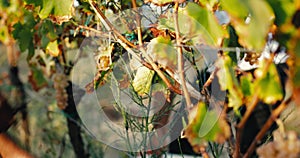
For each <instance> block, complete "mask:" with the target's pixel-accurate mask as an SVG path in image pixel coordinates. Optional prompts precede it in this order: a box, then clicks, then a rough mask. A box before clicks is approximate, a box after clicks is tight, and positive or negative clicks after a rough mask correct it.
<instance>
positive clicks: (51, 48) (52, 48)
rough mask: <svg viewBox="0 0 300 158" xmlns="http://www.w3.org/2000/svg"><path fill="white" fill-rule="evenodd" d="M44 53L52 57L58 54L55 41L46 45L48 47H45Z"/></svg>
mask: <svg viewBox="0 0 300 158" xmlns="http://www.w3.org/2000/svg"><path fill="white" fill-rule="evenodd" d="M46 52H47V53H49V54H50V55H51V56H53V57H57V56H58V55H59V54H60V50H59V48H58V44H57V40H55V41H53V42H49V43H48V45H47V47H46Z"/></svg>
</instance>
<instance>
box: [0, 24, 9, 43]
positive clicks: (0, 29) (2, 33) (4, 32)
mask: <svg viewBox="0 0 300 158" xmlns="http://www.w3.org/2000/svg"><path fill="white" fill-rule="evenodd" d="M8 37H9V33H8V28H7V26H5V25H3V26H2V25H1V26H0V41H1V42H3V43H4V44H6V43H8V42H9V38H8Z"/></svg>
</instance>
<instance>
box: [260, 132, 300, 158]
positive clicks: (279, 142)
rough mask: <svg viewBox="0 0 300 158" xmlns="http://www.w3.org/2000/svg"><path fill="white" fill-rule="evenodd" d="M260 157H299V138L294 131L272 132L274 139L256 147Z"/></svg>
mask: <svg viewBox="0 0 300 158" xmlns="http://www.w3.org/2000/svg"><path fill="white" fill-rule="evenodd" d="M257 154H258V155H259V157H260V158H269V157H273V158H299V157H300V139H299V138H298V137H297V133H296V132H294V131H289V132H286V133H285V134H282V133H280V132H279V131H275V132H274V141H272V142H269V143H267V144H264V145H262V146H261V147H259V148H258V149H257Z"/></svg>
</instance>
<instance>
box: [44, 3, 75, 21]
mask: <svg viewBox="0 0 300 158" xmlns="http://www.w3.org/2000/svg"><path fill="white" fill-rule="evenodd" d="M72 4H73V0H64V1H63V2H62V1H55V0H43V5H42V9H41V11H40V13H39V16H40V18H41V19H45V18H47V17H49V15H50V14H52V15H53V16H54V17H56V18H57V19H60V18H64V17H66V18H67V19H63V20H68V19H69V18H71V15H72V7H73V5H72Z"/></svg>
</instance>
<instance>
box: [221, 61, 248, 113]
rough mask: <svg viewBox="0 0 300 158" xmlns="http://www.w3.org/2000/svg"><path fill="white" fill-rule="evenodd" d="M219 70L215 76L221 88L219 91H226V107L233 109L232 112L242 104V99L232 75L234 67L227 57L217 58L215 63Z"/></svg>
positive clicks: (239, 89)
mask: <svg viewBox="0 0 300 158" xmlns="http://www.w3.org/2000/svg"><path fill="white" fill-rule="evenodd" d="M216 66H217V67H218V68H219V70H218V71H217V73H216V75H217V77H218V80H219V84H220V86H221V90H223V91H226V90H228V93H229V94H228V106H229V107H233V108H234V110H238V108H239V107H240V106H241V105H242V104H243V101H242V98H243V97H244V95H243V91H242V88H241V86H240V84H239V83H238V80H237V78H236V76H235V73H234V69H233V67H234V65H233V62H232V60H231V59H230V57H229V56H226V55H225V56H223V57H222V58H219V60H218V61H217V63H216Z"/></svg>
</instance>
